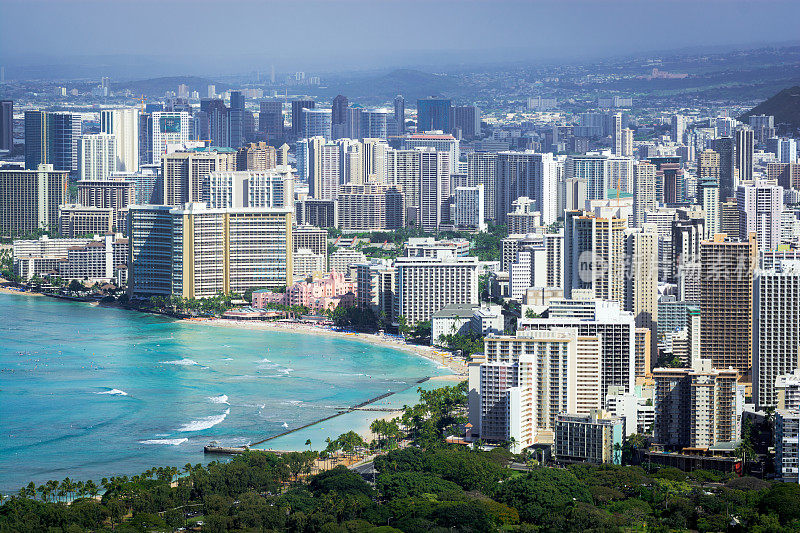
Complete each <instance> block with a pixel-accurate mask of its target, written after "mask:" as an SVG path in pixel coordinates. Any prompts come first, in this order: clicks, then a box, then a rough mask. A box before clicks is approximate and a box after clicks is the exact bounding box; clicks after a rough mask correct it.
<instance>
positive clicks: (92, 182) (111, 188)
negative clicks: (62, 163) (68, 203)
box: [77, 178, 136, 232]
mask: <svg viewBox="0 0 800 533" xmlns="http://www.w3.org/2000/svg"><path fill="white" fill-rule="evenodd" d="M77 185H78V204H80V205H83V206H87V207H100V208H104V209H111V210H112V211H113V215H114V218H113V221H112V222H113V225H114V228H115V229H116V231H118V232H124V230H125V210H126V209H127V208H128V206H129V205H131V204H133V203H134V200H135V199H136V183H135V182H133V181H128V180H126V179H121V178H102V179H82V180H80V181H78V183H77Z"/></svg>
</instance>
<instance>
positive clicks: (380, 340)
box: [189, 318, 467, 381]
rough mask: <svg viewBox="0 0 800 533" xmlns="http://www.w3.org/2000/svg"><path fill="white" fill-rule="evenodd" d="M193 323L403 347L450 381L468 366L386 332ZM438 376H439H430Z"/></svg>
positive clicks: (242, 322) (249, 323)
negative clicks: (446, 372)
mask: <svg viewBox="0 0 800 533" xmlns="http://www.w3.org/2000/svg"><path fill="white" fill-rule="evenodd" d="M189 321H190V322H191V323H193V324H202V325H211V326H219V327H229V328H240V329H248V330H264V331H285V332H290V333H301V334H304V335H321V336H324V337H336V338H339V339H348V340H353V341H356V342H364V343H367V344H373V345H376V346H385V347H388V348H394V349H396V350H403V351H406V352H409V353H413V354H415V355H418V356H420V357H424V358H426V359H429V360H430V361H433V362H435V363H437V364H440V365H442V366H445V367H447V368H448V369H449V370H450V371H452V372H453V374H454V375H453V376H439V378H448V379H450V380H453V381H462V380H464V379H466V376H467V365H466V363H465V362H464V360H463V359H459V358H457V357H454V356H452V355H451V354H449V353H447V352H445V351H443V350H440V349H437V348H434V347H431V346H418V345H416V344H407V343H405V342H403V341H402V340H399V339H397V338H395V337H391V336H388V335H377V334H374V335H373V334H369V333H350V332H344V331H336V330H332V329H330V328H327V327H322V326H313V325H309V324H299V323H296V322H283V321H274V322H265V321H263V322H262V321H250V320H228V319H221V318H213V319H202V320H196V319H191V320H189ZM433 379H438V378H433Z"/></svg>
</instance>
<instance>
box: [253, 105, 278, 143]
mask: <svg viewBox="0 0 800 533" xmlns="http://www.w3.org/2000/svg"><path fill="white" fill-rule="evenodd" d="M258 129H259V131H261V133H263V134H264V135H265V136H266V139H267V142H269V141H272V140H274V139H280V138H283V102H281V101H280V100H265V101H263V102H260V103H259V113H258Z"/></svg>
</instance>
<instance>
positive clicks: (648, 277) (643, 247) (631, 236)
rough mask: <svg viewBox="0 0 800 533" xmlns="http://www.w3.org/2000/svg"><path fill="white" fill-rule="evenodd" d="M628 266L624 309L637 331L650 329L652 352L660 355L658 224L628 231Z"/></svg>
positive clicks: (626, 260) (626, 242) (626, 261)
mask: <svg viewBox="0 0 800 533" xmlns="http://www.w3.org/2000/svg"><path fill="white" fill-rule="evenodd" d="M625 267H626V272H625V305H624V309H625V311H629V312H631V313H633V316H634V319H635V321H636V327H637V328H647V329H648V330H650V342H651V345H650V353H657V352H656V344H657V333H658V327H657V324H658V229H657V228H656V226H655V224H643V225H642V228H641V229H639V228H637V229H628V230H625ZM647 370H648V371H649V368H648V369H647Z"/></svg>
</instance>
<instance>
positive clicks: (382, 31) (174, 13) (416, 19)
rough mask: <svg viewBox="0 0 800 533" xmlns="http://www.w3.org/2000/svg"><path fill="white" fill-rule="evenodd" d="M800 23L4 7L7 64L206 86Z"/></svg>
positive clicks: (423, 3)
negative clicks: (239, 75)
mask: <svg viewBox="0 0 800 533" xmlns="http://www.w3.org/2000/svg"><path fill="white" fill-rule="evenodd" d="M798 19H800V1H798V0H775V1H767V0H713V1H699V0H693V1H689V0H665V1H658V0H604V1H601V0H597V1H592V2H586V1H571V0H563V1H559V2H552V1H535V0H532V1H527V2H523V1H506V0H486V1H469V0H467V1H458V0H404V1H395V0H333V1H315V2H302V1H292V0H283V1H255V0H215V1H206V0H0V62H1V63H2V64H5V65H20V64H26V65H27V64H43V63H44V64H46V63H52V62H55V63H58V62H78V61H80V62H92V61H95V60H99V59H91V58H87V57H80V58H78V56H102V55H116V54H123V55H135V56H148V57H153V58H154V59H157V60H158V61H160V62H162V63H167V64H171V65H177V66H181V67H184V66H185V67H186V68H187V69H191V70H192V71H195V72H206V73H235V72H241V71H248V70H253V69H260V70H264V69H266V68H269V65H271V64H274V65H275V66H276V68H278V69H283V70H300V69H307V70H313V69H316V70H323V71H332V70H338V69H353V68H374V67H376V66H379V65H381V64H385V65H389V66H397V65H405V64H409V65H418V64H429V65H435V64H437V63H439V64H454V63H459V62H473V63H474V62H480V61H517V60H535V61H544V62H547V61H548V60H557V59H562V58H576V59H581V58H584V59H586V58H592V57H598V56H601V55H619V54H627V53H630V52H638V51H647V50H667V49H675V48H683V47H690V46H701V45H718V44H724V45H727V44H742V45H746V44H752V43H766V42H782V41H790V40H798V39H800V31H798V26H797V21H798ZM106 60H108V58H106Z"/></svg>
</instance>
